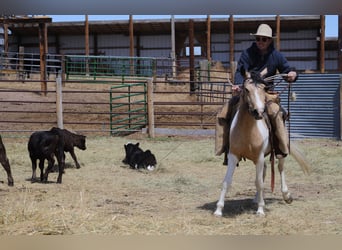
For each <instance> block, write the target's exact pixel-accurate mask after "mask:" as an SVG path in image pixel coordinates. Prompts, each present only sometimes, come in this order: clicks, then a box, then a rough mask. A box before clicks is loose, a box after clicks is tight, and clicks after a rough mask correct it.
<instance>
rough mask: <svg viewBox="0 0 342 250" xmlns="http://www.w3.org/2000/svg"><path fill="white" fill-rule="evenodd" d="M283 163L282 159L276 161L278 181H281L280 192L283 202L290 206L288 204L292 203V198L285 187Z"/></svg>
mask: <svg viewBox="0 0 342 250" xmlns="http://www.w3.org/2000/svg"><path fill="white" fill-rule="evenodd" d="M284 163H285V159H284V158H282V159H279V160H278V170H279V174H280V180H281V192H282V194H283V199H284V201H285V202H286V203H288V204H290V203H292V201H293V198H292V196H291V193H290V192H289V190H288V188H287V185H286V181H285V172H284Z"/></svg>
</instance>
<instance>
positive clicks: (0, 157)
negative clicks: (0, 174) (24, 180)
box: [0, 135, 14, 186]
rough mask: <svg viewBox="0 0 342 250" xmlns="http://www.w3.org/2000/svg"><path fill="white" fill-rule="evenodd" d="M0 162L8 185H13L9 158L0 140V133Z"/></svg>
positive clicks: (0, 139)
mask: <svg viewBox="0 0 342 250" xmlns="http://www.w3.org/2000/svg"><path fill="white" fill-rule="evenodd" d="M0 162H1V165H2V166H3V167H4V169H5V171H6V173H7V180H8V186H13V185H14V181H13V177H12V172H11V166H10V164H9V160H8V158H7V155H6V148H5V145H4V144H3V142H2V138H1V135H0Z"/></svg>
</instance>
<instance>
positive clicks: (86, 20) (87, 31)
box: [84, 15, 89, 76]
mask: <svg viewBox="0 0 342 250" xmlns="http://www.w3.org/2000/svg"><path fill="white" fill-rule="evenodd" d="M84 38H85V41H84V47H85V48H84V49H85V56H86V75H87V76H88V75H89V59H88V57H89V21H88V15H85V22H84Z"/></svg>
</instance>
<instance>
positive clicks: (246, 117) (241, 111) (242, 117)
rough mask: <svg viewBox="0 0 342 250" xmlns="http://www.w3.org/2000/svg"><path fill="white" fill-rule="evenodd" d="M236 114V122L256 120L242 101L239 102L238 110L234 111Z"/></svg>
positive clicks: (252, 122) (250, 122)
mask: <svg viewBox="0 0 342 250" xmlns="http://www.w3.org/2000/svg"><path fill="white" fill-rule="evenodd" d="M236 114H237V115H238V122H239V123H243V124H247V123H248V124H255V123H256V122H257V120H255V118H254V117H253V116H252V115H251V114H249V112H248V106H247V105H246V103H244V102H240V103H239V107H238V112H237V113H236Z"/></svg>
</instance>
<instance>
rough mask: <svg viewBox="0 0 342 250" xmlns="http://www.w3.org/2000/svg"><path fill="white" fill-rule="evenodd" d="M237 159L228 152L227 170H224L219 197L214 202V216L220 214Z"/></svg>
mask: <svg viewBox="0 0 342 250" xmlns="http://www.w3.org/2000/svg"><path fill="white" fill-rule="evenodd" d="M238 161H239V160H238V159H237V158H236V156H235V155H232V154H230V153H229V154H228V166H227V172H226V175H225V177H224V180H223V184H222V190H221V194H220V199H219V201H218V202H217V204H216V210H215V212H214V215H216V216H222V210H223V207H224V198H225V196H226V193H227V191H228V190H229V188H230V185H231V184H232V181H233V174H234V170H235V167H236V164H237V163H238Z"/></svg>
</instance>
